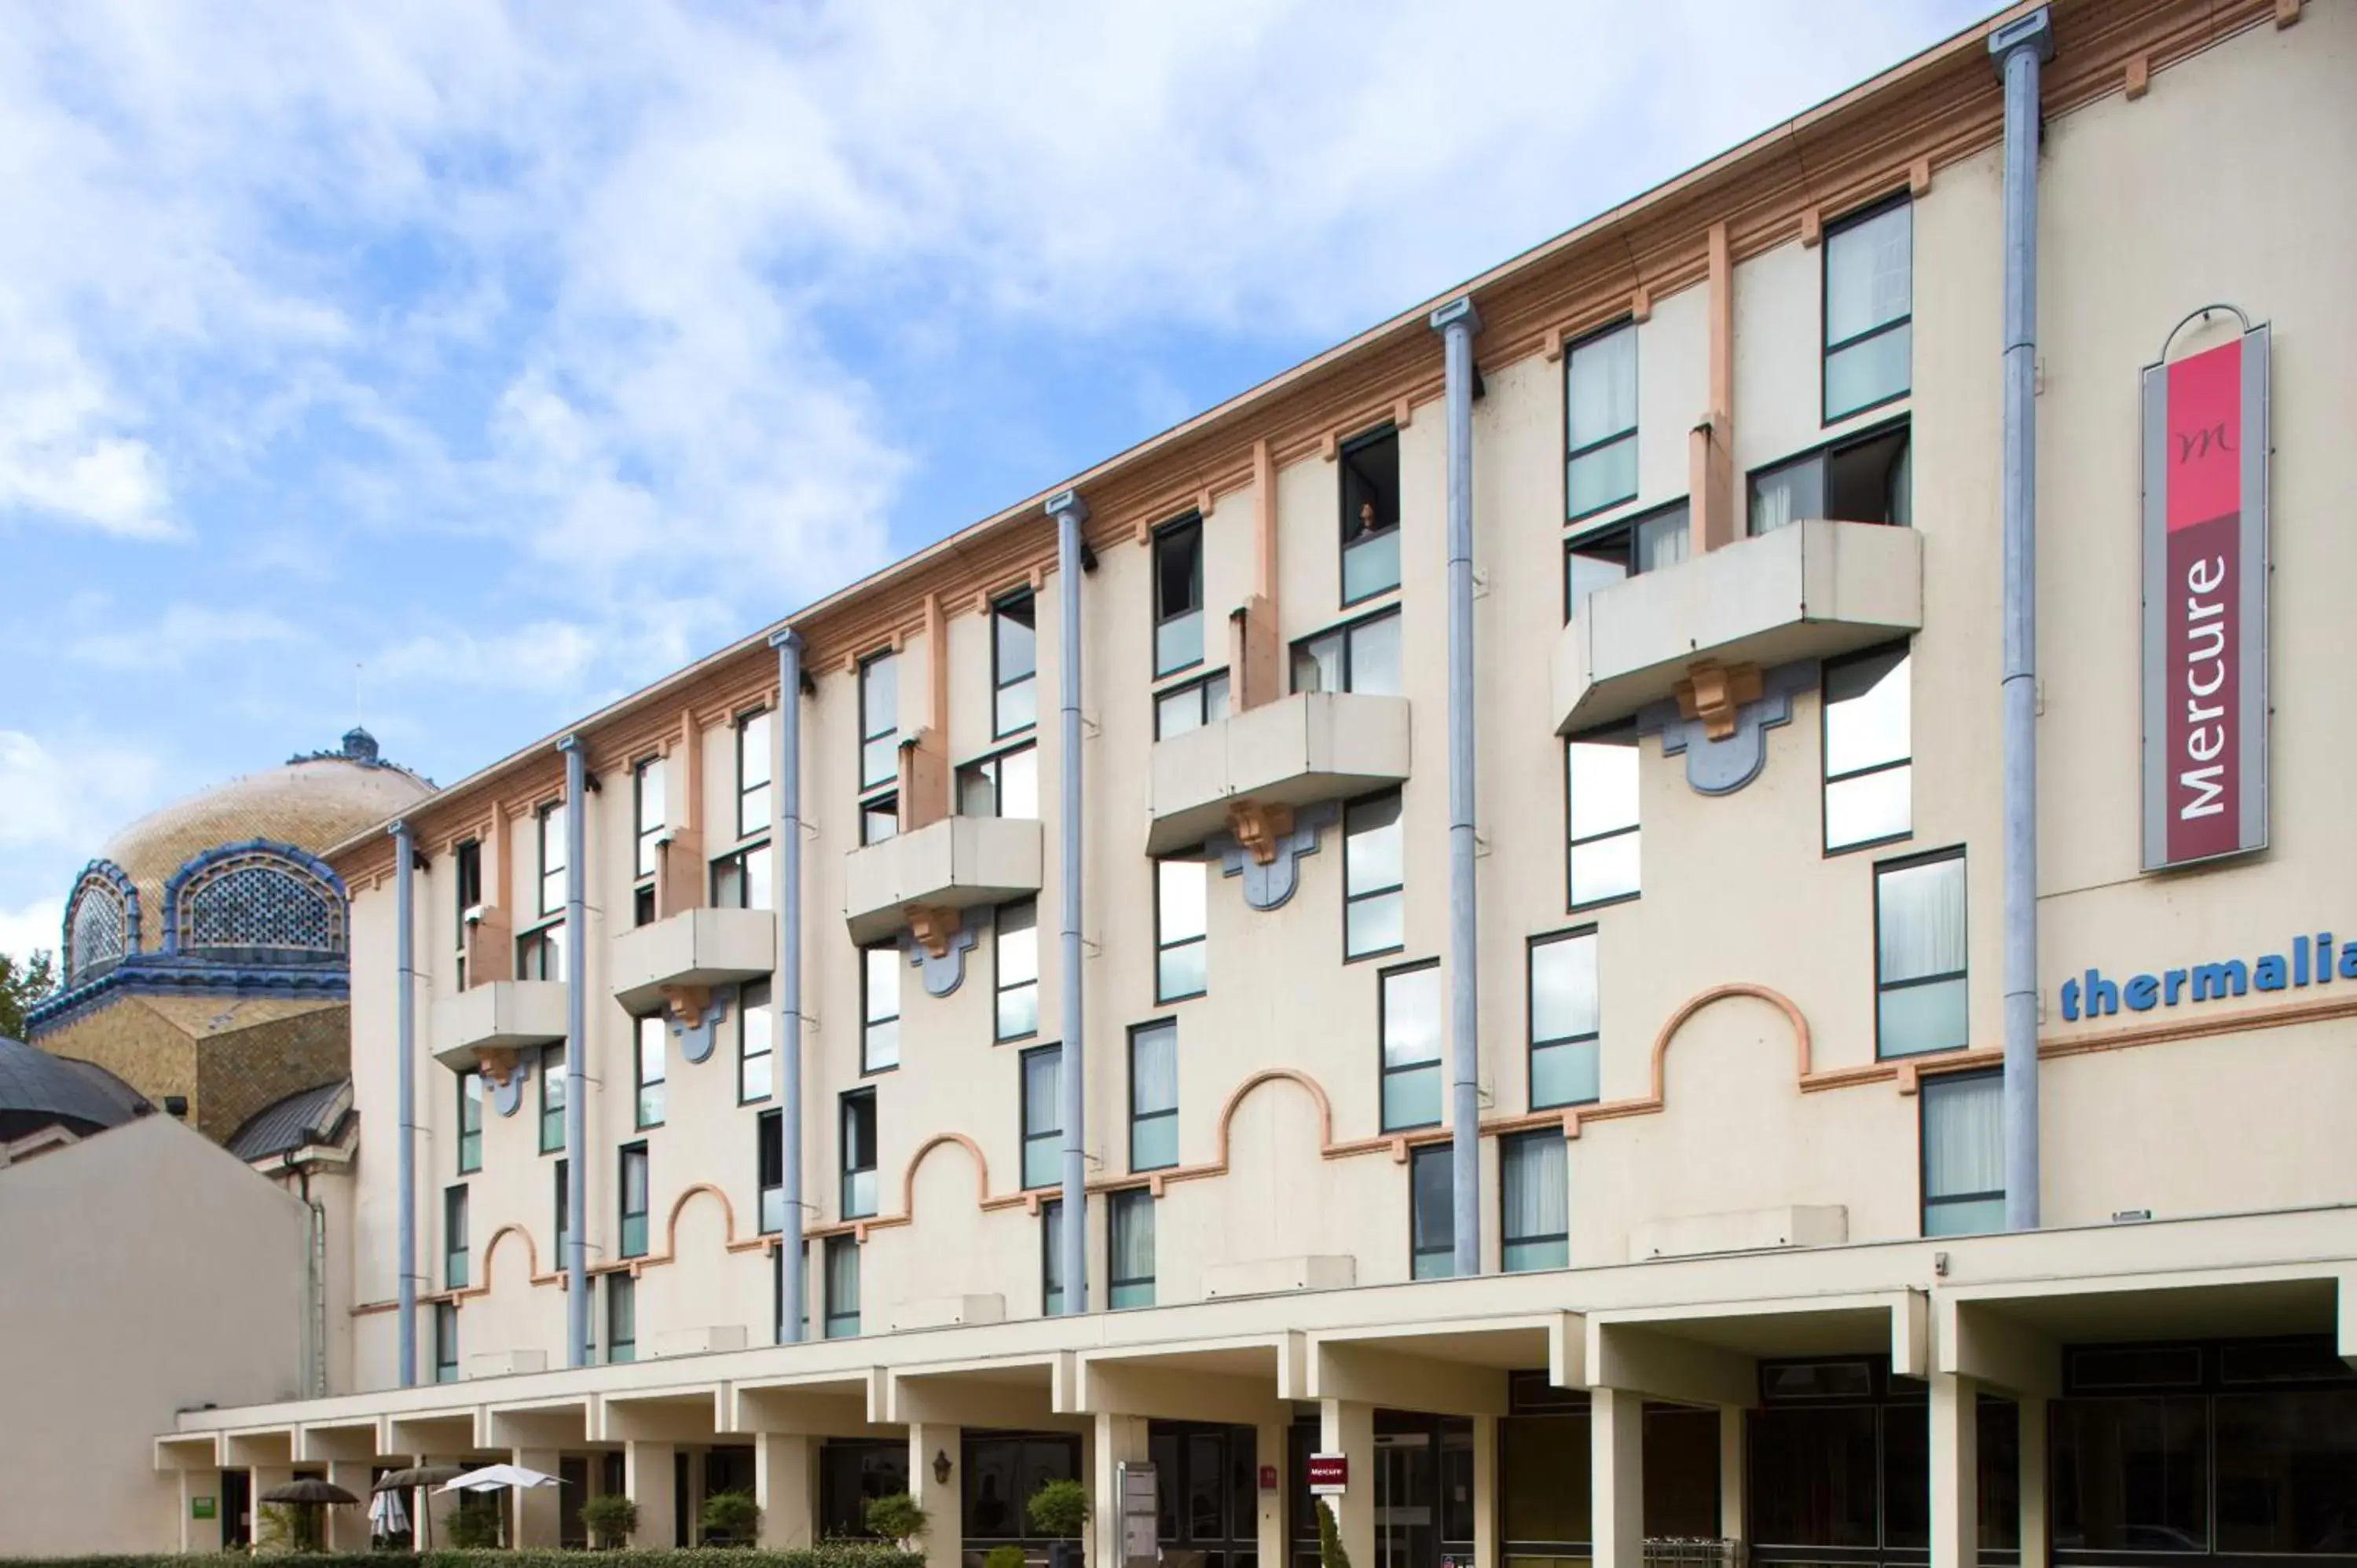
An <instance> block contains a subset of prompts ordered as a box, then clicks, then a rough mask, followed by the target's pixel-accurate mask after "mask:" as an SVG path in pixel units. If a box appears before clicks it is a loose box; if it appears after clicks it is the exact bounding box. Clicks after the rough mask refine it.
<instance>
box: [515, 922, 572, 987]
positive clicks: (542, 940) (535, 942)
mask: <svg viewBox="0 0 2357 1568" xmlns="http://www.w3.org/2000/svg"><path fill="white" fill-rule="evenodd" d="M570 947H571V943H570V942H569V941H568V940H566V936H565V917H564V916H562V915H559V916H557V917H556V918H554V919H553V920H544V921H543V922H542V923H541V924H539V925H537V926H534V927H533V929H530V930H528V931H518V932H517V933H516V939H515V950H516V978H518V979H519V980H547V979H549V978H550V977H549V974H548V959H549V956H550V955H551V954H552V953H553V954H554V955H555V958H556V961H557V962H556V969H557V973H556V976H555V983H559V984H561V983H564V977H565V969H566V967H567V966H568V965H570V964H571V963H572V961H573V955H572V953H571V951H570V950H569V949H570ZM527 959H532V960H534V961H531V962H527Z"/></svg>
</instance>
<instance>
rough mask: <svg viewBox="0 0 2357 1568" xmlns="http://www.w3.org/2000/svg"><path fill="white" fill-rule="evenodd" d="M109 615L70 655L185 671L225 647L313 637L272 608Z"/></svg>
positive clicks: (107, 666)
mask: <svg viewBox="0 0 2357 1568" xmlns="http://www.w3.org/2000/svg"><path fill="white" fill-rule="evenodd" d="M107 619H108V620H109V621H111V622H113V624H110V625H108V626H107V627H106V628H103V629H100V630H93V631H91V632H88V633H86V634H84V635H83V636H81V637H79V638H76V639H74V640H73V641H72V642H71V643H70V645H69V646H68V647H67V649H66V656H67V658H69V659H70V660H73V661H74V662H76V663H78V664H84V665H88V666H90V667H91V668H93V669H98V670H145V671H166V670H184V669H186V668H188V666H189V665H190V664H193V663H196V662H198V661H199V660H203V659H205V658H207V657H208V656H210V655H213V654H217V653H220V652H222V651H224V650H241V649H253V648H259V647H264V646H278V647H285V646H286V645H288V644H292V643H297V642H302V641H305V640H307V638H306V635H305V633H304V632H303V630H302V629H301V628H299V627H296V626H295V625H294V624H293V623H292V622H289V621H287V620H285V619H284V618H281V617H279V616H276V615H274V614H272V613H271V612H269V611H268V610H259V609H213V608H210V607H207V606H204V605H173V606H171V607H169V608H167V609H166V610H165V611H164V613H163V614H162V615H161V616H158V617H156V618H152V619H151V618H146V617H145V616H142V617H139V618H135V619H134V618H128V617H125V618H121V619H120V620H116V619H115V618H113V617H112V616H110V617H108V618H107Z"/></svg>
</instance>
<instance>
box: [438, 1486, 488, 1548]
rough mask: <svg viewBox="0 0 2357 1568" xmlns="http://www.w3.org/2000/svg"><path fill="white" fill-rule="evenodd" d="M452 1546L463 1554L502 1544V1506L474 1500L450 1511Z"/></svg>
mask: <svg viewBox="0 0 2357 1568" xmlns="http://www.w3.org/2000/svg"><path fill="white" fill-rule="evenodd" d="M445 1533H446V1537H447V1540H448V1541H449V1542H450V1544H451V1545H452V1546H454V1547H456V1548H457V1549H458V1550H459V1551H461V1552H467V1551H479V1550H483V1549H485V1548H489V1547H494V1546H497V1545H498V1544H499V1543H500V1505H499V1504H497V1503H495V1502H489V1501H477V1500H475V1499H473V1498H469V1499H468V1500H467V1501H465V1502H462V1503H460V1504H459V1505H458V1506H457V1508H455V1509H451V1510H450V1522H449V1529H448V1530H447V1531H446V1532H445Z"/></svg>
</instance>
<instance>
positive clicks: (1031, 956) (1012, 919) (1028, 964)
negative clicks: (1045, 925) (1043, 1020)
mask: <svg viewBox="0 0 2357 1568" xmlns="http://www.w3.org/2000/svg"><path fill="white" fill-rule="evenodd" d="M996 931H997V940H996V942H994V943H993V944H992V951H993V953H994V954H995V957H994V959H993V961H994V963H995V964H996V976H995V981H994V983H995V984H996V987H997V993H998V1008H997V1025H996V1029H997V1037H998V1038H999V1039H1002V1040H1019V1039H1022V1038H1023V1037H1024V1036H1027V1035H1036V1034H1038V1033H1039V905H1038V904H1036V903H1034V902H1033V901H1032V900H1030V899H1028V898H1026V899H1024V900H1023V901H1022V902H1021V903H1019V904H1001V905H1000V906H999V907H998V909H997V914H996Z"/></svg>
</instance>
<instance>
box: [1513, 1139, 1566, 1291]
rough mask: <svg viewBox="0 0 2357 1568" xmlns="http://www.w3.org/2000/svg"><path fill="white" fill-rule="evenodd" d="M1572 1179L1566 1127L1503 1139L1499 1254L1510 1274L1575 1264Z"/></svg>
mask: <svg viewBox="0 0 2357 1568" xmlns="http://www.w3.org/2000/svg"><path fill="white" fill-rule="evenodd" d="M1570 1181H1571V1176H1570V1166H1569V1161H1568V1159H1567V1157H1566V1147H1565V1144H1564V1136H1563V1133H1562V1131H1561V1129H1551V1130H1549V1131H1546V1132H1544V1133H1515V1134H1514V1135H1513V1136H1512V1137H1510V1138H1501V1139H1500V1140H1498V1238H1499V1241H1500V1244H1501V1251H1500V1254H1499V1257H1500V1262H1501V1266H1502V1267H1503V1268H1504V1270H1505V1272H1506V1273H1510V1274H1511V1273H1520V1272H1522V1271H1523V1270H1527V1269H1560V1268H1566V1267H1568V1266H1569V1264H1570V1262H1571V1189H1570Z"/></svg>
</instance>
